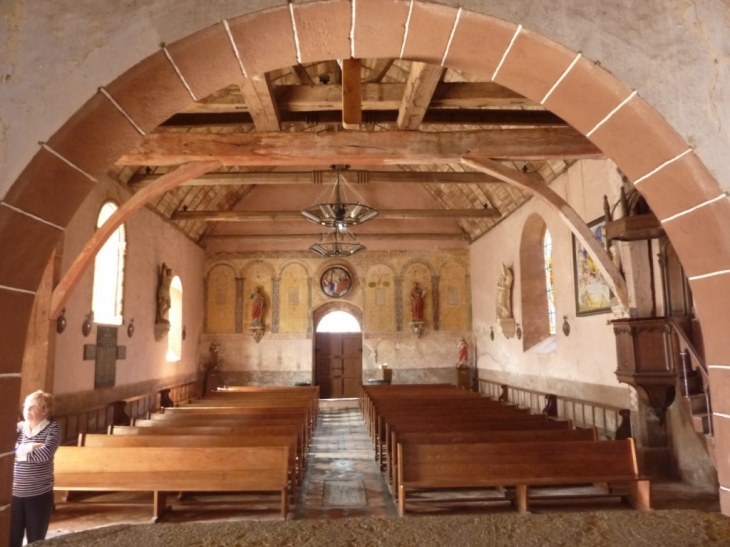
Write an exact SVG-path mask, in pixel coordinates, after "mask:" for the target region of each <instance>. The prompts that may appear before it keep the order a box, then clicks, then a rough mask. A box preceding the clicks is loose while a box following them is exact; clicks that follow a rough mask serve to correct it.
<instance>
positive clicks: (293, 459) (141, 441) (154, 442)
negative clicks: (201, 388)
mask: <svg viewBox="0 0 730 547" xmlns="http://www.w3.org/2000/svg"><path fill="white" fill-rule="evenodd" d="M78 446H88V447H106V448H119V447H153V446H179V447H186V446H200V447H206V446H209V447H244V446H246V447H251V446H253V447H257V446H260V447H268V446H276V447H279V446H283V447H285V448H286V449H287V450H288V454H289V463H288V467H289V477H290V479H291V486H292V488H291V494H292V497H293V496H294V495H295V494H296V486H297V485H299V484H300V483H301V479H302V476H303V474H304V471H303V465H302V462H301V460H300V458H299V456H298V455H297V452H298V449H297V437H296V435H295V434H293V433H290V434H284V435H281V434H279V435H274V434H269V433H259V434H257V435H252V434H250V433H249V434H246V435H195V434H189V433H186V434H168V435H99V434H92V433H79V440H78Z"/></svg>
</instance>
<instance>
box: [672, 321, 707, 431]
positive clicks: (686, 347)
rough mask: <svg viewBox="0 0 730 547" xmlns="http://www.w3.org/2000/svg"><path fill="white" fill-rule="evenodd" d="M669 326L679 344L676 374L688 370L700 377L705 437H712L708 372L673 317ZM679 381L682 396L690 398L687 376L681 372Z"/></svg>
mask: <svg viewBox="0 0 730 547" xmlns="http://www.w3.org/2000/svg"><path fill="white" fill-rule="evenodd" d="M667 321H668V323H669V325H670V326H671V327H672V330H673V331H674V333H675V334H676V335H677V341H678V343H679V358H680V361H681V365H682V366H681V367H678V372H682V371H687V370H689V369H690V368H691V369H692V370H693V371H695V372H696V373H698V374H699V375H700V378H701V380H702V391H703V392H704V396H705V402H706V403H707V428H708V431H707V432H706V433H707V435H710V436H712V435H713V434H714V429H713V426H712V404H711V401H710V372H709V369H708V368H707V364H706V363H705V360H704V359H703V358H702V355H700V353H699V351H697V348H696V347H695V346H694V344H693V343H692V341H691V340H690V339H689V336H687V332H686V331H685V329H684V328H682V326H681V325H680V324H679V323H678V322H677V320H676V319H675V318H674V317H671V316H670V317H667ZM679 381H680V382H682V388H683V391H684V393H683V395H684V396H686V397H687V396H690V395H691V390H690V386H689V380H688V378H687V374H686V373H684V372H682V373H681V374H680V376H679Z"/></svg>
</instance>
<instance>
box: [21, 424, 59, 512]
mask: <svg viewBox="0 0 730 547" xmlns="http://www.w3.org/2000/svg"><path fill="white" fill-rule="evenodd" d="M24 424H25V422H19V423H18V441H17V442H16V444H15V450H16V457H15V468H14V472H13V496H17V497H21V498H27V497H30V496H39V495H41V494H45V493H46V492H49V491H50V490H53V455H54V454H55V453H56V449H57V448H58V445H59V444H61V428H60V427H59V426H58V422H56V421H55V420H52V421H50V422H48V423H47V425H46V426H45V427H44V428H43V429H41V430H40V431H38V432H35V434H33V432H32V431H30V428H29V427H28V425H27V424H25V426H24ZM27 443H30V444H32V443H42V444H43V446H41V447H38V448H35V449H33V450H31V451H29V452H27V454H26V455H25V458H24V459H25V460H26V461H21V459H23V458H22V457H21V455H20V454H21V453H23V452H25V450H23V449H21V450H20V451H19V450H18V449H19V448H20V447H21V446H22V445H24V444H27Z"/></svg>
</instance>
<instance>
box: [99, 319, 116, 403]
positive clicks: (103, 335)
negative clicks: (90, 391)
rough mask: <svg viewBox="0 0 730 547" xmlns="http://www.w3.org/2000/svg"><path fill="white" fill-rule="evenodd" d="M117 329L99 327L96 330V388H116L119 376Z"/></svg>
mask: <svg viewBox="0 0 730 547" xmlns="http://www.w3.org/2000/svg"><path fill="white" fill-rule="evenodd" d="M117 331H118V329H117V327H109V326H105V325H99V326H98V327H97V329H96V369H95V371H94V388H95V389H96V388H100V387H114V382H115V380H116V376H117Z"/></svg>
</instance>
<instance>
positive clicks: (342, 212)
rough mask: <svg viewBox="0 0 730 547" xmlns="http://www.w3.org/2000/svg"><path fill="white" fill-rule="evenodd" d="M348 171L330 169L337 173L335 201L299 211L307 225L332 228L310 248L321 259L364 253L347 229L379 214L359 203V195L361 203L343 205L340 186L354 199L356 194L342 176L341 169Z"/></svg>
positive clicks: (344, 202)
mask: <svg viewBox="0 0 730 547" xmlns="http://www.w3.org/2000/svg"><path fill="white" fill-rule="evenodd" d="M349 167H350V166H349V165H345V166H339V165H333V166H332V169H333V170H335V171H336V173H337V178H336V179H335V188H334V201H331V202H324V203H320V204H319V205H314V206H312V207H309V208H308V209H303V210H302V211H301V213H302V216H303V217H304V218H305V219H307V220H308V221H310V222H313V223H314V224H317V225H319V226H325V227H327V228H331V230H330V232H328V233H327V234H325V235H323V236H322V239H321V241H320V242H319V243H315V244H314V245H312V246H311V247H310V248H309V250H310V251H312V252H315V253H317V254H319V255H321V256H326V257H330V256H351V255H353V254H355V253H357V252H358V251H362V250H363V249H365V246H364V245H361V244H360V243H359V242H358V241H357V239H356V238H355V236H354V234H352V233H351V232H350V231H349V230H348V228H350V227H351V226H355V225H358V224H362V223H363V222H366V221H368V220H370V219H373V218H375V217H376V216H378V211H377V210H376V209H373V208H372V207H369V206H368V205H365V204H364V203H362V198H360V196H359V195H358V196H357V197H358V198H360V201H358V202H356V203H353V202H348V201H345V200H346V199H347V198H346V197H345V198H344V200H343V193H344V192H343V184H344V186H345V189H347V188H349V189H350V191H351V192H352V193H354V194H356V195H357V192H355V190H354V189H353V188H352V187H351V186H350V185H349V184H348V183H347V180H346V179H345V178H344V177H343V176H342V169H343V168H344V169H349Z"/></svg>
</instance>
